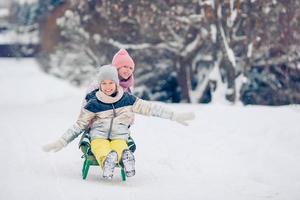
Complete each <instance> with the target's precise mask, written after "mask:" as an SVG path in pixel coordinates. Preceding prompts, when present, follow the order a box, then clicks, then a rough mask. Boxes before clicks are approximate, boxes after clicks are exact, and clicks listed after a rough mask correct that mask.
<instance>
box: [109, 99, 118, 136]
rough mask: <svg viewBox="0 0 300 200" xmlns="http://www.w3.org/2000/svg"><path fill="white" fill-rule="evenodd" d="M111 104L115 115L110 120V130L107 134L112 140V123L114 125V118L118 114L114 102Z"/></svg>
mask: <svg viewBox="0 0 300 200" xmlns="http://www.w3.org/2000/svg"><path fill="white" fill-rule="evenodd" d="M111 106H112V108H113V117H112V118H111V120H110V126H109V131H108V136H107V137H108V139H109V140H110V136H111V130H112V125H113V122H114V118H115V117H116V116H117V113H116V109H115V106H114V104H113V103H112V104H111Z"/></svg>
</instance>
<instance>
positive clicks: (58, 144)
mask: <svg viewBox="0 0 300 200" xmlns="http://www.w3.org/2000/svg"><path fill="white" fill-rule="evenodd" d="M65 146H67V142H66V141H65V140H64V139H62V138H60V139H59V140H56V141H55V142H52V143H49V144H46V145H44V146H43V150H44V151H45V152H49V151H53V152H57V151H60V150H61V149H62V148H64V147H65Z"/></svg>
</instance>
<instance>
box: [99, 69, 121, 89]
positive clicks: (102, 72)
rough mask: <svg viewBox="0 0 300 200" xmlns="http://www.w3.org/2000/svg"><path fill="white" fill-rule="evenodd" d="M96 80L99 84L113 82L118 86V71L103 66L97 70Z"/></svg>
mask: <svg viewBox="0 0 300 200" xmlns="http://www.w3.org/2000/svg"><path fill="white" fill-rule="evenodd" d="M97 80H98V81H99V83H101V82H102V81H104V80H113V81H114V82H115V83H116V84H117V85H119V77H118V71H117V69H116V68H115V67H113V66H112V65H103V66H101V67H100V68H99V72H98V76H97Z"/></svg>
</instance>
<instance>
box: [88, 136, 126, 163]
mask: <svg viewBox="0 0 300 200" xmlns="http://www.w3.org/2000/svg"><path fill="white" fill-rule="evenodd" d="M125 149H128V146H127V142H126V141H125V140H112V141H109V140H106V139H100V138H97V139H94V140H92V142H91V150H92V153H93V154H94V156H95V157H96V160H97V161H98V163H99V164H100V165H101V167H103V163H104V161H105V158H106V156H107V155H108V154H109V153H110V152H111V151H115V152H117V154H118V161H119V162H120V160H121V157H122V153H123V151H124V150H125Z"/></svg>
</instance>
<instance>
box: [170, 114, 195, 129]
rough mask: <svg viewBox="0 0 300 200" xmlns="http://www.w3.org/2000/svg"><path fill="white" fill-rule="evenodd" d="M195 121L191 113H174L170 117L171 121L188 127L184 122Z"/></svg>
mask: <svg viewBox="0 0 300 200" xmlns="http://www.w3.org/2000/svg"><path fill="white" fill-rule="evenodd" d="M193 119H195V114H194V113H193V112H186V113H174V114H173V116H172V120H173V121H176V122H178V123H180V124H182V125H185V126H188V123H187V122H186V121H189V120H193Z"/></svg>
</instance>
